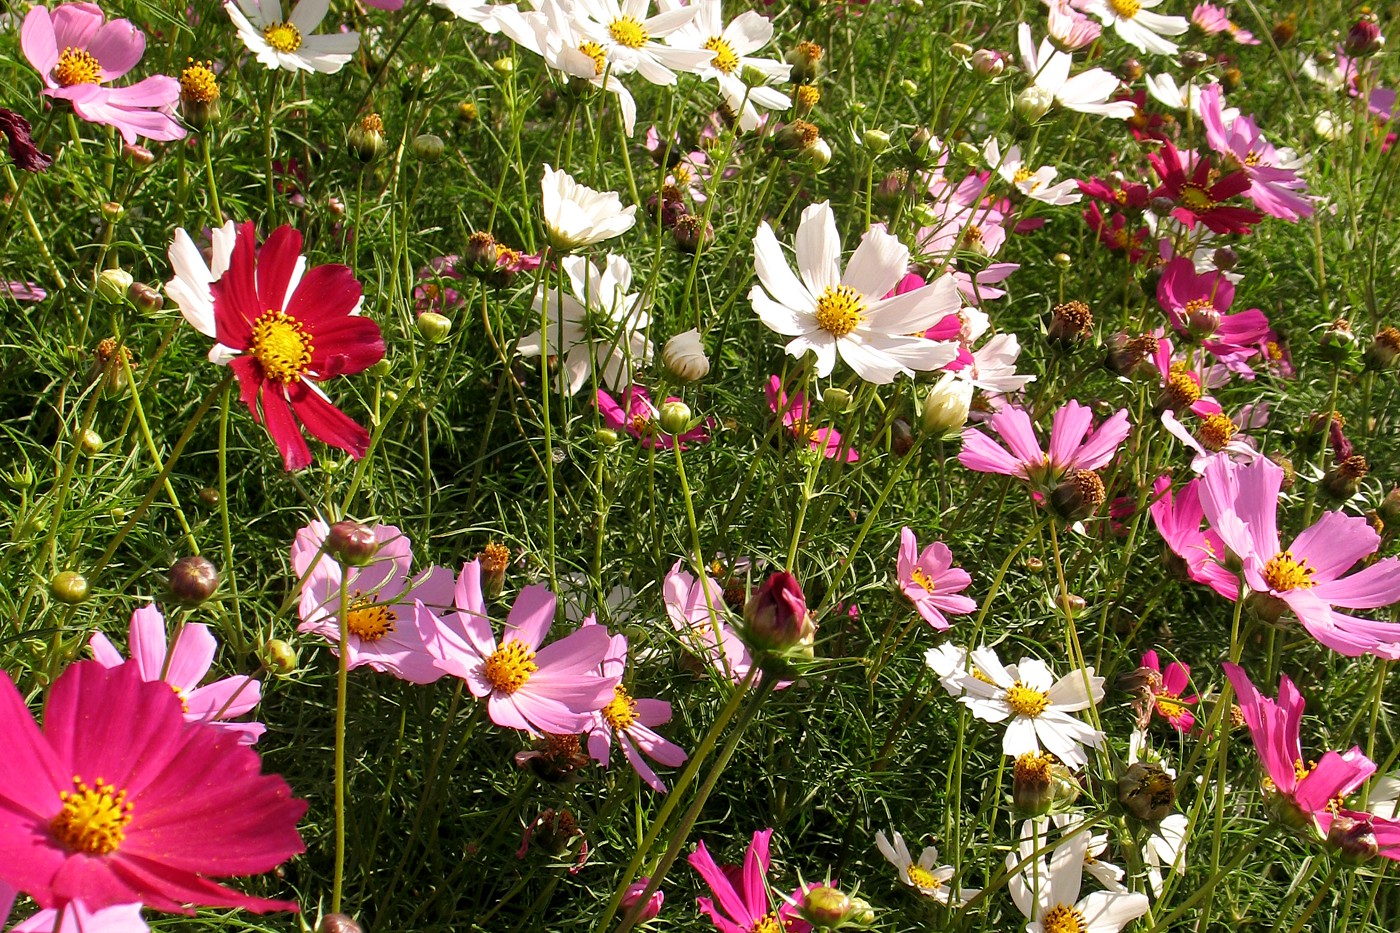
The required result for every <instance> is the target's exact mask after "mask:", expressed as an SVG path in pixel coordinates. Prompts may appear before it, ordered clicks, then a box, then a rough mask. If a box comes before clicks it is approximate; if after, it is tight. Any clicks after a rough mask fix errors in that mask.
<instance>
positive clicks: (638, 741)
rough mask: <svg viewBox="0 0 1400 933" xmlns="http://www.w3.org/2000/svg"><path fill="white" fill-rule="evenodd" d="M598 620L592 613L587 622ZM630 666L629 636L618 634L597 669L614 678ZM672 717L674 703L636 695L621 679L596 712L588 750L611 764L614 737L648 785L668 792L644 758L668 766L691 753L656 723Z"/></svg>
mask: <svg viewBox="0 0 1400 933" xmlns="http://www.w3.org/2000/svg"><path fill="white" fill-rule="evenodd" d="M590 624H595V623H594V620H593V619H592V618H591V617H590V618H589V619H586V620H584V625H585V626H587V625H590ZM626 668H627V636H626V635H614V636H612V638H611V640H610V642H609V644H608V653H607V655H606V656H605V657H604V658H603V664H602V666H601V667H600V668H599V669H598V671H597V673H599V674H601V675H602V676H604V677H607V678H610V679H617V680H619V681H620V680H621V678H622V675H623V671H624V670H626ZM670 721H671V704H670V703H667V702H666V701H664V700H650V699H643V698H640V697H633V696H632V694H631V693H630V692H628V690H627V689H626V688H624V687H623V686H622V684H621V683H620V682H619V683H618V684H617V686H615V687H613V695H612V699H611V700H609V701H608V702H607V704H606V705H605V706H604V707H603V708H602V709H600V710H598V711H597V712H595V713H593V718H592V722H590V723H589V725H588V754H590V755H592V756H593V760H594V761H596V762H598V763H599V764H601V765H603V766H604V767H607V764H608V760H609V759H610V758H611V757H612V743H613V739H616V740H617V744H618V746H619V747H621V748H622V754H623V755H624V756H625V757H626V758H627V762H628V763H629V764H630V765H632V768H633V769H634V770H635V771H636V772H637V774H638V775H639V776H640V777H641V779H642V780H643V781H645V782H646V784H647V786H648V787H650V788H651V789H652V790H654V791H656V792H657V793H658V794H664V793H666V785H665V784H664V783H662V781H661V778H659V777H657V776H656V772H655V771H653V770H652V769H651V766H650V765H648V764H647V763H646V761H645V759H644V758H643V756H644V755H645V756H646V758H650V759H651V760H652V761H655V762H656V763H657V764H660V765H664V766H666V767H667V768H679V767H680V766H681V765H683V764H685V760H686V758H687V757H688V756H687V755H686V753H685V751H684V750H683V749H682V748H681V747H680V746H678V745H676V744H675V743H673V742H671V741H669V740H668V739H666V738H664V737H662V736H661V735H660V734H658V733H657V732H656V731H655V730H654V729H653V727H654V726H660V725H663V724H665V723H668V722H670Z"/></svg>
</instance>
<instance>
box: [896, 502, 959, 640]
mask: <svg viewBox="0 0 1400 933" xmlns="http://www.w3.org/2000/svg"><path fill="white" fill-rule="evenodd" d="M896 573H897V576H898V579H899V589H900V592H902V593H903V594H904V595H905V596H907V597H908V598H909V600H910V601H911V602H913V603H914V607H915V608H916V609H918V610H919V615H921V616H923V618H924V621H925V622H927V623H928V624H929V625H931V626H933V628H934V630H935V631H939V632H946V631H947V630H948V626H949V624H950V623H949V622H948V618H947V616H948V615H966V614H967V613H969V612H972V611H973V610H974V609H976V608H977V600H975V599H972V598H971V597H968V596H959V595H958V594H959V593H961V592H962V591H963V590H965V589H967V587H968V584H970V583H971V582H972V577H971V576H970V575H969V574H968V572H967V571H966V570H963V569H962V568H961V567H954V566H953V552H952V551H950V550H948V545H946V544H944V543H943V542H942V541H935V542H933V543H932V544H930V545H929V546H928V547H926V548H924V549H923V551H922V552H921V551H919V542H918V540H917V539H916V538H915V537H914V532H913V530H912V529H910V528H909V527H907V526H906V527H905V528H903V529H902V530H901V531H900V533H899V559H898V562H897V571H896Z"/></svg>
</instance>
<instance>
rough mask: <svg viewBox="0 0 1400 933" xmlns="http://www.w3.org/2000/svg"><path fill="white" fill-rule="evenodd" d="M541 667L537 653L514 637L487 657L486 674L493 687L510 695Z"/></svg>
mask: <svg viewBox="0 0 1400 933" xmlns="http://www.w3.org/2000/svg"><path fill="white" fill-rule="evenodd" d="M539 669H540V668H539V665H537V664H536V663H535V653H534V652H533V651H531V650H530V649H529V648H527V647H526V646H525V643H524V642H523V641H521V640H519V639H518V638H512V639H511V640H510V641H508V642H506V643H505V644H503V645H501V646H500V647H499V648H497V649H496V650H495V651H493V652H491V657H489V658H487V659H486V668H485V674H486V679H487V680H489V681H490V682H491V686H492V687H494V688H495V689H497V690H499V691H501V692H502V693H504V694H505V695H506V696H510V695H511V694H512V693H514V692H515V691H517V690H519V689H520V688H521V687H523V686H525V682H526V681H528V680H529V679H530V675H531V674H533V673H535V671H537V670H539Z"/></svg>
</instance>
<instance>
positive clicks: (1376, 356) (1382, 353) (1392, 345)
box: [1365, 327, 1400, 371]
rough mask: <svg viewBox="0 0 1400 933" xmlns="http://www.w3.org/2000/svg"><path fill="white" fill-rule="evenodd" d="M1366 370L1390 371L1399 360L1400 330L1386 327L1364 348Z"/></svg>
mask: <svg viewBox="0 0 1400 933" xmlns="http://www.w3.org/2000/svg"><path fill="white" fill-rule="evenodd" d="M1365 360H1366V368H1367V369H1369V370H1372V371H1379V370H1383V369H1391V368H1393V367H1394V366H1395V362H1396V360H1400V329H1397V328H1394V327H1386V328H1384V329H1382V330H1381V331H1379V332H1378V333H1377V334H1376V336H1375V337H1374V338H1373V339H1372V340H1371V345H1370V346H1369V347H1367V348H1366V355H1365Z"/></svg>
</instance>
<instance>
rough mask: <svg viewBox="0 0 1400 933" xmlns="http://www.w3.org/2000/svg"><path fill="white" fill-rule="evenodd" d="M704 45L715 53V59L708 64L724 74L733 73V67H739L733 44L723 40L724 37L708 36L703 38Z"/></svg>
mask: <svg viewBox="0 0 1400 933" xmlns="http://www.w3.org/2000/svg"><path fill="white" fill-rule="evenodd" d="M704 47H705V48H706V49H708V50H710V51H711V52H714V53H715V60H714V61H713V62H711V63H710V64H712V65H714V66H715V67H716V68H718V69H719V70H720V71H722V72H724V73H725V74H727V75H728V74H733V73H734V69H736V68H738V67H739V56H738V55H735V54H734V48H733V46H731V45H730V44H729V43H728V42H725V41H724V37H722V36H710V38H708V39H706V40H705V46H704Z"/></svg>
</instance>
